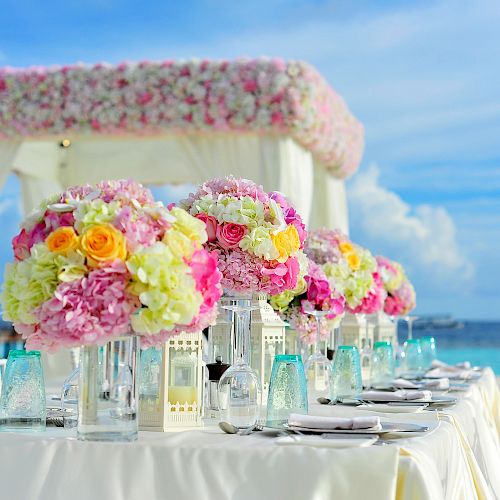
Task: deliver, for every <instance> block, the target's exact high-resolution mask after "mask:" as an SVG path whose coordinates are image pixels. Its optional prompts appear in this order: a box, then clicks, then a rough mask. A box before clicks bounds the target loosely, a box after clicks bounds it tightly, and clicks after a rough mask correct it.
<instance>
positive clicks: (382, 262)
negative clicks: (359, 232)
mask: <svg viewBox="0 0 500 500" xmlns="http://www.w3.org/2000/svg"><path fill="white" fill-rule="evenodd" d="M375 259H376V260H377V266H378V267H382V268H385V269H387V271H389V273H391V274H392V275H397V274H398V270H397V269H396V268H395V267H394V264H393V263H392V261H391V260H390V259H388V258H387V257H383V256H382V255H377V256H376V257H375Z"/></svg>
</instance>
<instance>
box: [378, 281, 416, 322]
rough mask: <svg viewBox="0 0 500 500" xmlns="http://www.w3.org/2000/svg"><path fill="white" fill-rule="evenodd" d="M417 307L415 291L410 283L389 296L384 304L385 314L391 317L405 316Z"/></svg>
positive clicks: (406, 283)
mask: <svg viewBox="0 0 500 500" xmlns="http://www.w3.org/2000/svg"><path fill="white" fill-rule="evenodd" d="M415 306H416V298H415V289H414V288H413V285H412V284H411V283H410V282H409V281H408V280H405V281H403V284H402V285H401V286H400V287H399V288H398V289H397V290H396V291H395V292H393V293H391V294H389V295H388V297H387V299H386V300H385V304H384V312H385V313H386V314H388V315H389V316H405V315H407V314H409V313H410V312H411V311H412V310H413V309H415Z"/></svg>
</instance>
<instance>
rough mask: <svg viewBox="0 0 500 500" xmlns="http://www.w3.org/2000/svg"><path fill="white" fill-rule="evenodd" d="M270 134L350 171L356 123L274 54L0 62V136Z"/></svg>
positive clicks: (320, 87) (336, 170) (359, 146)
mask: <svg viewBox="0 0 500 500" xmlns="http://www.w3.org/2000/svg"><path fill="white" fill-rule="evenodd" d="M164 131H169V132H173V133H187V134H193V133H198V132H200V133H206V132H221V131H222V132H249V133H255V132H258V133H260V132H273V133H276V134H280V135H283V134H284V135H288V136H290V137H292V138H293V139H295V140H296V141H297V142H298V143H299V144H301V145H302V146H303V147H305V148H306V149H308V150H309V151H311V152H312V153H313V155H314V156H315V157H316V158H317V159H318V160H319V161H320V162H321V163H322V164H323V165H324V166H325V167H326V168H328V169H329V170H330V171H331V172H332V174H333V175H336V176H338V177H346V176H348V175H350V174H352V173H354V172H355V170H356V168H357V167H358V165H359V162H360V160H361V155H362V152H363V127H362V125H361V124H360V123H359V122H358V121H357V120H356V119H355V118H354V117H353V116H352V114H351V113H350V112H349V109H348V108H347V106H346V104H345V102H344V101H343V100H342V98H341V97H340V96H339V95H337V94H336V93H335V92H334V90H333V89H332V88H331V87H330V86H329V85H328V83H327V82H326V81H325V80H324V79H323V77H322V76H321V75H320V74H319V73H318V72H317V71H316V69H314V68H313V67H312V66H310V65H308V64H306V63H303V62H297V61H287V62H286V61H283V60H281V59H264V58H263V59H255V60H236V61H207V60H203V61H185V62H182V61H164V62H160V63H154V62H142V63H140V64H129V63H126V64H119V65H117V66H112V65H107V64H96V65H94V66H86V65H75V66H63V67H60V68H39V67H36V68H29V69H21V70H20V69H15V68H3V69H0V136H4V137H17V136H25V137H26V136H45V137H46V136H51V135H52V136H54V135H55V136H60V135H61V134H63V133H64V134H65V135H68V136H70V137H71V136H73V135H82V134H88V133H93V134H120V135H123V134H126V133H130V134H134V135H136V134H137V133H154V134H157V133H160V132H164Z"/></svg>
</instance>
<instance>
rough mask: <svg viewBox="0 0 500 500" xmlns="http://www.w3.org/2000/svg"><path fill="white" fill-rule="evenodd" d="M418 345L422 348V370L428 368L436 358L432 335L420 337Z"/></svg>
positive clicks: (434, 341)
mask: <svg viewBox="0 0 500 500" xmlns="http://www.w3.org/2000/svg"><path fill="white" fill-rule="evenodd" d="M420 347H421V348H422V356H423V365H424V370H429V369H430V368H431V366H432V362H433V361H434V360H435V359H436V358H437V352H436V339H435V338H434V337H422V338H421V339H420Z"/></svg>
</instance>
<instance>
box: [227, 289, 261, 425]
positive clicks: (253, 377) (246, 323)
mask: <svg viewBox="0 0 500 500" xmlns="http://www.w3.org/2000/svg"><path fill="white" fill-rule="evenodd" d="M223 307H224V309H227V310H228V311H232V312H233V331H234V334H235V351H234V356H233V359H234V361H233V364H232V365H231V366H230V367H229V368H228V369H227V370H226V371H225V372H224V374H223V375H222V377H221V379H220V381H219V408H220V418H221V420H222V421H225V422H229V423H231V424H233V425H234V426H236V427H238V428H241V429H244V428H248V427H252V426H254V425H255V424H256V422H257V420H258V418H259V415H260V405H261V398H262V388H261V387H260V382H259V378H258V376H257V373H256V372H255V371H254V370H253V369H252V368H250V345H251V344H250V329H251V320H252V317H251V313H252V311H253V310H255V309H258V306H255V305H253V304H252V299H251V297H233V298H232V299H231V300H228V301H227V302H226V304H225V305H224V306H223Z"/></svg>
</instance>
